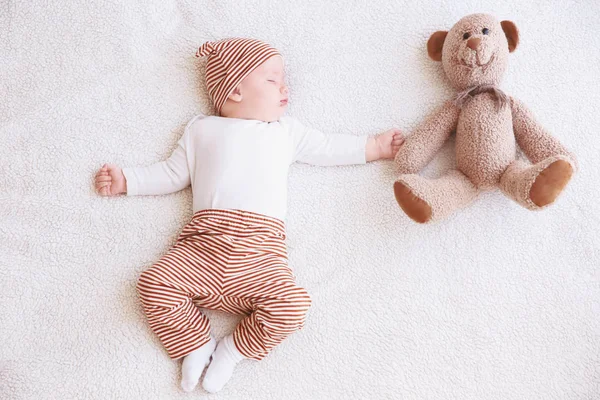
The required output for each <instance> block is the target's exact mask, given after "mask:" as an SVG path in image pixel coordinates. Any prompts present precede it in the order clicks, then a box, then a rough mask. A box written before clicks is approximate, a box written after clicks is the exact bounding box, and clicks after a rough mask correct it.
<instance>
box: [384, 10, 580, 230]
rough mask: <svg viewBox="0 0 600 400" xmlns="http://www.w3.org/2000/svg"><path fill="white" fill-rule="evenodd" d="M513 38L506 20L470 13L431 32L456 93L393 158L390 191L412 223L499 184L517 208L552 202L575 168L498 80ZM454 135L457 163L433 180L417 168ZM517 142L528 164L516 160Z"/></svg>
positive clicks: (431, 45)
mask: <svg viewBox="0 0 600 400" xmlns="http://www.w3.org/2000/svg"><path fill="white" fill-rule="evenodd" d="M518 44H519V32H518V30H517V27H516V25H515V24H514V23H513V22H511V21H502V22H499V21H498V20H497V19H496V18H494V17H493V16H491V15H487V14H472V15H468V16H466V17H464V18H462V19H461V20H459V21H458V22H457V23H456V24H455V25H454V26H453V27H452V29H450V31H438V32H435V33H434V34H433V35H431V37H430V38H429V40H428V42H427V52H428V54H429V57H430V58H431V59H433V60H434V61H441V62H442V66H443V70H444V72H445V74H446V76H447V78H448V80H449V81H450V83H451V84H452V86H453V87H454V88H455V89H456V90H457V91H458V93H457V94H456V96H455V97H454V98H452V99H451V100H448V101H446V102H445V103H444V104H443V105H441V106H440V107H439V108H438V109H437V110H436V111H434V112H433V113H431V114H430V115H429V116H428V117H427V118H426V119H425V120H424V121H423V122H422V123H421V124H419V125H418V126H417V128H416V129H415V130H414V131H413V132H412V134H410V135H409V136H408V137H407V138H406V141H405V143H404V145H403V146H402V147H401V148H400V150H399V151H398V153H397V155H396V157H395V163H396V165H397V167H398V170H399V173H400V174H401V175H400V176H399V177H398V178H397V180H396V181H395V182H394V195H395V197H396V200H397V202H398V204H399V205H400V207H401V208H402V210H404V212H405V213H406V214H407V215H408V216H409V217H410V218H411V219H412V220H414V221H416V222H418V223H428V222H432V221H439V220H441V219H443V218H444V217H446V216H448V215H449V214H451V213H452V212H453V211H455V210H457V209H459V208H462V207H465V206H466V205H468V204H469V203H470V202H471V201H473V200H474V199H475V198H476V196H477V195H478V193H480V192H481V191H483V190H491V189H494V188H499V189H500V190H501V191H502V192H503V193H504V194H506V195H507V196H508V197H509V198H511V199H513V200H514V201H516V202H517V203H518V204H520V205H521V206H523V207H526V208H528V209H531V210H540V209H542V208H545V207H546V206H548V205H550V204H552V203H553V202H554V201H555V200H556V198H557V197H558V195H559V194H560V193H561V192H562V191H563V189H564V188H565V187H566V185H567V183H568V182H569V180H570V179H571V177H572V175H573V173H574V172H575V170H576V159H575V157H574V155H573V154H572V153H571V152H570V151H568V150H567V149H566V148H565V147H564V146H563V145H562V144H561V143H560V142H559V141H558V140H557V139H555V138H554V137H552V136H551V135H550V134H549V133H548V132H547V131H546V130H545V129H544V128H543V127H542V126H541V125H540V124H539V123H538V122H537V121H536V119H535V118H534V116H533V114H532V113H531V111H530V110H529V109H528V108H527V107H526V106H525V105H524V104H523V103H522V102H521V101H519V100H517V99H516V98H514V97H511V96H508V95H507V94H505V93H504V92H503V91H502V90H500V88H499V87H498V85H499V84H500V81H501V79H502V76H503V74H504V72H505V70H506V67H507V63H508V57H509V53H512V52H513V51H514V50H515V49H516V48H517V45H518ZM452 133H455V134H456V142H455V150H456V168H455V169H453V170H450V171H449V172H447V173H445V174H444V175H443V176H441V177H440V178H438V179H427V178H425V177H423V176H420V175H417V173H418V172H419V171H420V170H421V169H422V168H423V167H425V166H426V165H427V164H428V163H429V162H430V161H431V160H432V158H433V157H434V156H435V154H436V153H437V152H438V150H439V149H440V148H441V147H442V145H443V144H444V143H445V142H446V141H447V139H448V138H449V137H450V135H451V134H452ZM517 145H518V146H519V147H520V148H521V150H522V152H523V153H524V155H525V156H526V157H527V158H528V159H529V161H530V162H525V161H523V160H520V159H517V157H516V150H517V147H516V146H517Z"/></svg>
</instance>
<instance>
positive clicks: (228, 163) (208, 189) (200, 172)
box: [123, 115, 367, 220]
mask: <svg viewBox="0 0 600 400" xmlns="http://www.w3.org/2000/svg"><path fill="white" fill-rule="evenodd" d="M366 140H367V137H366V136H352V135H324V134H323V133H321V132H319V131H318V130H315V129H310V128H307V127H305V126H303V125H302V124H301V123H300V122H298V121H297V120H296V119H294V118H290V117H283V118H281V119H280V120H279V121H277V122H270V123H267V122H262V121H256V120H244V119H236V118H223V117H212V116H211V117H204V116H201V115H199V116H196V117H194V118H193V119H192V120H191V121H190V122H189V123H188V125H187V126H186V128H185V132H184V134H183V136H182V137H181V139H180V140H179V143H178V146H177V148H176V149H175V150H174V151H173V153H172V154H171V156H170V157H169V158H168V159H167V160H166V161H162V162H159V163H156V164H154V165H151V166H148V167H138V168H124V169H123V173H124V175H125V178H126V180H127V195H129V196H132V195H157V194H166V193H172V192H176V191H178V190H181V189H183V188H185V187H187V186H188V185H189V184H191V185H192V197H193V211H194V212H197V211H199V210H206V209H231V210H245V211H250V212H254V213H258V214H263V215H267V216H270V217H274V218H277V219H280V220H285V216H286V208H287V178H288V170H289V167H290V165H291V164H292V163H294V162H296V161H298V162H303V163H308V164H314V165H323V166H328V165H349V164H364V163H365V146H366Z"/></svg>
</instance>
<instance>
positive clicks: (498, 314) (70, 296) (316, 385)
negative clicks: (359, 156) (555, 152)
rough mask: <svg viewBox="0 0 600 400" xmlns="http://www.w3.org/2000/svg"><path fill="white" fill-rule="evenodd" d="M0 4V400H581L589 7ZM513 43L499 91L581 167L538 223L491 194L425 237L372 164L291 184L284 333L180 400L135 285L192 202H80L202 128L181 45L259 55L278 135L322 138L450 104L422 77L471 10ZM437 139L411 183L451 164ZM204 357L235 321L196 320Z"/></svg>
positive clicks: (591, 154)
mask: <svg viewBox="0 0 600 400" xmlns="http://www.w3.org/2000/svg"><path fill="white" fill-rule="evenodd" d="M498 3H499V2H496V1H491V0H483V1H477V2H474V1H467V2H460V3H456V2H442V3H440V2H433V1H424V2H420V3H419V4H418V5H417V4H415V3H414V2H408V1H398V0H393V1H392V0H381V1H376V2H372V1H354V2H351V3H348V2H347V1H341V0H333V1H330V2H322V1H313V0H307V1H302V2H298V1H278V2H274V1H273V2H252V1H247V2H246V1H244V2H240V1H232V0H223V1H218V2H214V1H210V2H208V1H202V2H193V1H179V2H175V1H171V0H161V1H127V2H117V1H111V0H106V1H91V2H78V3H74V2H73V3H72V2H58V1H48V2H35V3H33V2H24V1H22V2H16V1H6V0H5V1H1V2H0V76H1V77H2V79H1V81H0V95H1V96H0V98H1V99H2V100H1V101H0V142H1V143H0V204H1V207H0V238H1V240H0V246H1V250H2V257H0V318H1V321H0V322H1V323H0V339H1V342H2V346H1V347H0V398H1V399H17V400H19V399H138V398H144V399H197V398H210V399H328V400H330V399H363V398H364V399H367V398H368V399H371V398H381V399H439V400H446V399H460V400H481V399H486V400H489V399H493V400H496V399H498V400H506V399H519V400H521V399H560V400H565V399H569V400H570V399H586V400H589V399H594V398H596V397H597V396H598V393H600V387H599V382H600V372H599V370H598V365H599V363H600V344H599V343H600V304H599V299H600V282H599V278H598V269H597V268H598V265H600V250H599V247H600V245H599V240H600V239H599V233H598V229H599V228H598V226H599V225H600V205H599V204H598V200H597V196H598V188H597V184H598V182H599V181H600V170H599V169H598V167H597V158H598V148H599V147H600V146H599V145H600V139H599V138H600V136H599V134H598V126H599V122H600V116H599V115H598V105H599V103H600V97H599V96H600V87H599V86H600V85H599V81H598V76H600V60H599V55H598V49H599V48H600V36H599V35H598V34H597V23H598V21H599V20H600V11H599V9H598V7H597V5H596V4H595V3H594V2H592V1H562V0H561V1H553V2H549V3H535V4H534V3H529V2H522V1H512V0H509V1H507V2H502V4H498ZM481 11H483V12H487V13H491V14H494V15H495V16H496V17H497V18H498V19H499V20H504V19H510V20H512V21H514V22H515V23H516V25H517V26H518V28H519V30H520V34H521V40H520V43H519V47H518V48H517V50H516V51H515V52H513V53H511V54H510V55H509V63H508V66H507V71H506V75H505V77H504V82H503V84H502V86H501V88H502V90H503V91H505V92H506V93H507V94H509V95H510V96H514V97H515V98H518V99H519V100H520V101H522V102H523V104H525V105H526V106H527V107H528V108H529V109H531V110H532V112H533V113H534V114H535V116H536V118H537V119H538V120H539V121H540V123H541V124H542V125H543V126H544V127H545V128H547V129H548V131H549V132H551V133H552V135H553V136H555V137H556V138H557V139H559V140H560V141H561V142H562V143H563V144H564V145H565V146H566V147H567V148H568V149H570V150H572V151H573V152H574V153H575V154H576V155H577V157H578V161H579V171H578V173H577V174H576V175H575V176H574V178H573V181H572V182H571V183H570V184H569V186H568V188H567V190H566V191H565V193H564V195H563V196H561V198H560V199H559V200H558V202H557V203H556V204H554V205H553V206H552V207H550V208H548V209H546V210H543V211H540V212H537V213H533V212H531V211H529V210H526V209H524V208H522V207H521V206H519V205H518V204H516V203H514V202H513V201H511V200H510V199H508V198H507V197H506V196H504V195H502V194H501V193H500V192H499V191H490V192H486V193H484V194H482V195H481V196H479V197H478V198H477V199H476V200H475V201H474V202H473V203H472V204H471V205H470V206H469V207H468V208H466V209H464V210H462V211H459V212H456V213H455V214H453V215H452V216H450V217H448V218H447V219H445V220H443V221H441V222H440V223H438V224H435V225H425V226H421V225H418V224H415V223H414V222H412V221H410V220H409V219H408V218H407V217H406V216H405V215H404V213H403V212H402V211H401V210H400V208H399V207H398V205H397V204H396V201H395V199H394V194H393V191H392V184H393V182H394V180H395V179H396V178H397V176H398V173H397V172H396V171H395V170H394V165H393V162H377V163H372V164H369V165H366V166H351V167H350V166H349V167H334V168H323V167H313V166H307V165H295V166H294V167H293V168H292V170H291V172H290V196H289V214H288V221H287V229H288V230H287V236H288V239H287V241H288V245H289V263H290V266H291V267H292V268H293V269H294V272H295V275H296V276H297V282H298V284H299V285H300V286H302V287H304V288H306V289H307V291H308V292H309V293H310V295H311V297H312V300H313V303H312V306H311V309H310V311H309V313H308V316H307V320H306V324H305V327H304V328H303V329H302V330H301V331H299V332H297V333H295V334H294V335H292V336H290V337H289V338H288V339H286V340H285V341H284V342H283V343H282V344H281V345H280V346H277V347H276V348H275V349H274V350H273V351H272V352H271V353H270V354H269V355H268V356H267V357H265V358H264V359H263V360H262V361H259V362H253V361H242V362H241V363H240V364H239V365H238V366H237V367H236V371H235V375H234V376H233V378H232V380H231V382H229V384H228V385H227V387H226V388H224V389H223V391H222V392H220V393H218V394H216V395H214V396H210V397H209V396H208V395H207V394H206V393H205V392H203V391H202V389H201V388H198V389H197V391H195V392H194V393H193V394H189V395H186V394H184V393H183V392H182V391H181V389H179V380H180V376H179V368H180V365H179V362H175V361H172V360H171V359H169V357H168V355H167V353H166V352H165V351H164V350H163V349H162V348H161V346H160V343H159V341H158V339H157V338H156V337H155V335H154V334H153V333H152V331H151V330H150V329H149V327H148V325H147V323H146V321H145V318H144V316H143V313H142V308H141V305H140V303H139V301H138V299H137V296H136V292H135V284H136V281H137V279H138V277H139V275H140V273H141V272H142V271H143V270H145V269H147V268H149V267H150V266H151V265H153V264H154V263H155V262H156V261H157V260H159V259H160V257H161V256H163V255H164V254H165V253H166V252H167V251H168V249H169V248H170V246H172V245H173V244H174V242H175V240H176V238H177V236H178V234H179V233H180V231H181V229H182V228H183V226H184V225H185V224H186V223H187V222H189V220H190V218H191V215H192V207H191V204H192V203H191V191H190V189H186V190H184V191H182V192H179V193H177V194H173V195H167V196H159V197H124V196H122V197H118V198H100V197H98V196H96V195H95V194H94V191H93V176H94V173H95V172H96V170H97V169H98V168H99V167H100V166H101V165H102V164H103V163H105V162H112V163H116V164H119V165H123V166H124V165H149V164H151V163H154V162H156V161H160V160H164V159H166V158H167V157H168V155H169V154H170V153H171V152H172V151H173V149H174V148H175V147H176V144H177V141H178V140H179V138H180V137H181V136H182V134H183V129H184V127H185V125H186V123H187V122H188V121H189V120H190V119H191V118H192V117H193V116H194V115H196V114H198V112H202V113H207V114H209V113H211V111H212V110H211V108H210V106H209V104H210V103H209V99H208V96H207V94H206V88H205V86H204V83H203V82H202V80H201V79H200V78H199V76H200V73H201V72H202V70H203V64H202V60H199V59H197V58H195V57H194V54H195V51H196V50H197V48H198V46H200V45H201V44H202V43H204V42H206V41H208V40H218V39H221V38H224V37H234V36H241V37H256V38H260V39H262V40H265V41H267V42H269V43H271V44H273V46H275V47H276V48H278V49H279V50H280V51H281V52H282V54H283V56H284V57H285V60H286V71H287V74H288V83H289V85H290V89H291V97H290V108H289V110H288V114H289V115H291V116H294V117H296V118H298V119H299V120H300V121H302V122H303V123H305V124H307V125H308V126H311V127H314V128H319V129H321V130H323V131H324V132H326V133H327V134H335V133H352V134H356V135H359V134H374V133H378V132H381V131H384V130H386V129H388V128H390V127H391V126H397V127H400V128H402V129H404V130H406V131H407V132H412V131H413V130H414V129H415V127H416V126H417V125H418V124H419V123H421V122H422V121H423V120H424V119H425V118H426V116H427V115H429V114H430V113H432V112H433V111H434V109H435V108H436V107H438V106H440V105H441V104H443V102H444V101H446V100H448V99H450V98H452V96H453V95H454V94H455V93H456V91H455V90H454V89H453V88H451V87H450V86H449V84H448V83H447V81H446V80H445V79H444V78H443V71H442V65H441V64H440V63H436V62H433V61H431V60H430V59H429V57H428V56H427V51H426V43H427V40H428V38H429V36H430V35H431V33H432V32H435V31H436V30H447V29H449V28H450V27H451V26H452V25H453V24H454V23H455V22H456V21H458V20H459V19H460V18H461V17H462V16H464V15H467V14H470V13H472V12H481ZM454 154H455V151H454V143H453V139H450V141H449V142H448V143H447V144H446V145H445V146H443V147H442V149H441V151H440V152H439V153H437V155H436V157H435V158H434V159H433V161H432V162H431V164H429V165H428V166H427V167H426V168H425V170H424V171H423V172H422V174H423V175H424V176H428V177H432V178H435V177H439V176H441V175H442V174H443V173H444V172H446V171H448V170H449V169H451V168H454V167H455V165H456V162H455V157H454ZM210 317H211V324H212V327H213V331H214V334H215V338H216V339H220V338H222V337H223V336H224V335H226V334H229V333H231V332H232V331H233V328H234V326H235V324H236V323H237V322H238V320H239V319H238V318H235V317H231V316H229V315H226V314H221V313H218V312H211V313H210Z"/></svg>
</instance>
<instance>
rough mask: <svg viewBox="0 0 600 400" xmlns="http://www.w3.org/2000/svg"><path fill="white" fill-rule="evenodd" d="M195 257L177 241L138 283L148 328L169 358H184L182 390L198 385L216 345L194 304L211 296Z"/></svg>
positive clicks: (203, 318) (205, 321)
mask: <svg viewBox="0 0 600 400" xmlns="http://www.w3.org/2000/svg"><path fill="white" fill-rule="evenodd" d="M196 257H197V256H195V255H194V254H193V253H192V252H191V250H190V248H189V247H188V246H187V245H186V243H185V242H180V243H178V244H177V245H176V246H175V247H173V248H172V249H171V250H170V251H169V253H167V255H165V256H164V257H163V258H162V259H161V260H160V261H158V262H157V263H156V264H155V265H154V266H153V267H151V268H150V269H148V270H147V271H145V272H144V273H142V275H141V277H140V279H139V281H138V284H137V290H138V294H139V297H140V300H141V302H142V305H143V309H144V312H145V314H146V316H147V317H148V322H149V323H150V327H151V328H152V330H153V331H154V332H155V333H156V334H157V335H158V337H159V339H160V340H161V342H162V344H163V345H164V346H165V348H166V350H167V353H168V354H169V356H170V357H172V358H180V357H185V359H184V360H183V364H182V380H181V386H182V388H183V390H185V391H191V390H193V389H194V387H195V386H196V385H197V383H198V380H199V379H200V375H202V371H203V370H204V368H205V367H206V365H208V363H209V361H210V356H211V354H212V353H213V351H214V349H215V347H216V341H215V339H214V338H212V337H211V336H210V323H209V321H208V318H207V317H206V316H205V315H204V314H202V312H201V311H200V309H199V308H198V307H197V306H196V304H194V303H197V302H198V301H202V300H206V299H208V298H210V297H212V296H210V294H209V293H208V292H209V291H210V287H211V286H210V285H209V284H208V282H206V281H205V278H204V275H203V274H201V273H200V268H201V267H202V264H201V263H199V260H198V259H197V258H196ZM199 267H200V268H199Z"/></svg>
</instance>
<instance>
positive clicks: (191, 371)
mask: <svg viewBox="0 0 600 400" xmlns="http://www.w3.org/2000/svg"><path fill="white" fill-rule="evenodd" d="M216 346H217V341H216V340H215V339H214V338H213V337H212V336H211V337H210V341H209V342H207V343H205V344H204V345H202V347H199V348H197V349H196V350H194V351H192V352H191V353H190V354H188V355H187V356H185V358H184V359H183V364H182V365H181V388H182V389H183V390H184V391H185V392H191V391H192V390H194V388H195V387H196V385H197V384H198V380H199V379H200V375H202V371H204V368H205V367H206V366H207V365H208V363H209V361H210V355H211V354H212V353H213V352H214V351H215V347H216Z"/></svg>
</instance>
